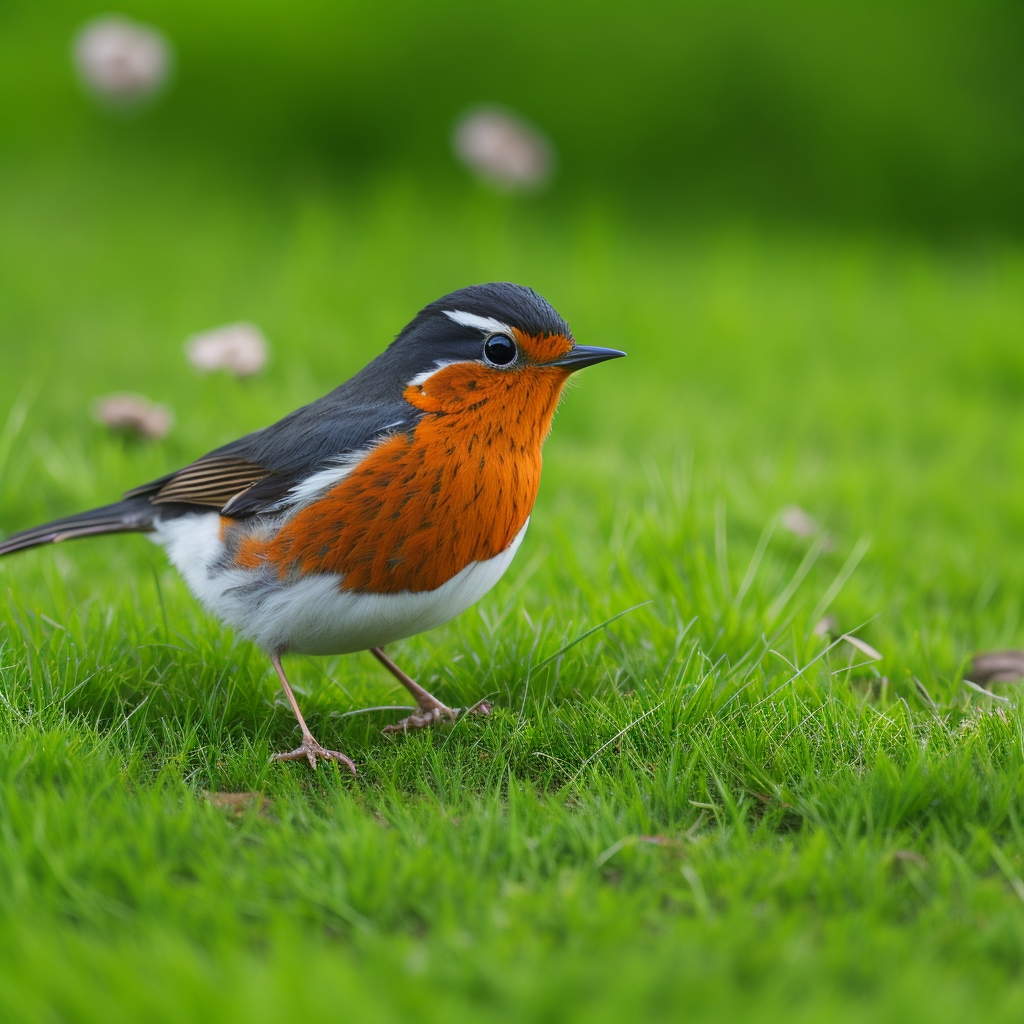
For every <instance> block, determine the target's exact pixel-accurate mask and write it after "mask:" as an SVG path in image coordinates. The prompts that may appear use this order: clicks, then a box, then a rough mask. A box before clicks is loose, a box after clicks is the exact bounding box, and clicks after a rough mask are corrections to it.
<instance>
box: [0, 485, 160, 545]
mask: <svg viewBox="0 0 1024 1024" xmlns="http://www.w3.org/2000/svg"><path fill="white" fill-rule="evenodd" d="M155 513H156V509H154V508H153V506H152V504H151V503H150V501H149V498H148V497H145V496H142V495H140V496H139V497H136V498H126V499H125V500H124V501H119V502H116V503H115V504H113V505H104V506H103V507H102V508H94V509H92V510H91V511H89V512H79V513H78V515H75V516H67V517H66V518H64V519H55V520H54V521H53V522H52V523H44V524H43V525H42V526H35V527H33V528H32V529H30V530H22V531H21V532H20V533H15V534H12V535H11V536H10V537H8V538H7V539H6V540H4V541H0V555H10V554H13V553H14V552H15V551H24V550H25V549H26V548H35V547H39V545H41V544H56V543H58V542H59V541H62V540H74V539H75V538H77V537H95V536H96V535H97V534H101V533H148V532H150V531H151V530H153V529H154V522H155V519H156V516H155Z"/></svg>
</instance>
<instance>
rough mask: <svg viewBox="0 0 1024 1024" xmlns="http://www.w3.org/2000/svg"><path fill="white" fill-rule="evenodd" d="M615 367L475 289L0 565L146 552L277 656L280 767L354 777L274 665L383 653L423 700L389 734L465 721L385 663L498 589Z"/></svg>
mask: <svg viewBox="0 0 1024 1024" xmlns="http://www.w3.org/2000/svg"><path fill="white" fill-rule="evenodd" d="M621 355H623V353H622V352H619V351H617V350H615V349H603V348H595V347H590V346H582V345H577V344H576V342H575V340H574V339H573V336H572V333H571V331H570V330H569V326H568V324H567V323H565V321H564V320H562V318H561V317H560V316H559V315H558V314H557V313H556V312H555V310H554V309H553V308H552V307H551V306H550V305H549V304H548V303H547V302H546V301H545V300H544V299H542V298H541V297H540V296H539V295H537V294H536V293H535V292H534V291H532V290H531V289H529V288H524V287H521V286H519V285H513V284H488V285H477V286H472V287H469V288H463V289H461V290H460V291H457V292H453V293H451V294H450V295H446V296H444V298H442V299H439V300H438V301H436V302H434V303H431V304H430V305H429V306H427V307H426V308H425V309H423V310H422V311H421V312H420V313H419V314H418V315H417V316H416V317H415V319H413V321H412V322H411V323H410V324H409V325H408V326H407V327H406V328H405V329H404V330H403V331H402V332H401V333H400V334H399V335H398V337H397V338H396V340H395V341H394V342H393V343H392V344H391V345H390V346H389V347H388V348H387V349H386V350H385V351H384V352H382V353H381V355H379V356H378V357H377V358H376V359H374V360H373V361H372V362H371V363H370V364H369V365H367V366H366V367H365V368H364V369H363V370H361V371H360V372H359V373H358V374H356V375H355V376H354V377H352V378H351V379H350V380H348V381H346V382H345V383H344V384H342V385H341V386H340V387H338V388H336V389H335V390H334V391H332V392H331V393H330V394H329V395H326V396H325V397H324V398H322V399H320V400H319V401H317V402H314V403H312V404H311V405H308V406H305V407H303V408H301V409H299V410H297V411H296V412H293V413H291V414H290V415H289V416H286V417H285V418H284V419H283V420H281V421H280V422H278V423H276V424H274V425H272V426H270V427H267V428H265V429H263V430H260V431H257V432H256V433H254V434H249V435H247V436H246V437H243V438H241V439H239V440H238V441H235V442H233V443H231V444H229V445H225V446H224V447H223V448H219V449H217V450H215V451H213V452H211V453H209V454H208V455H206V456H204V457H203V458H201V459H198V460H197V461H196V462H194V463H191V464H190V465H189V466H186V467H185V468H183V469H181V470H179V471H177V472H176V473H171V474H169V475H167V476H165V477H162V478H161V479H159V480H156V481H154V482H153V483H151V484H147V485H144V486H142V487H139V488H136V489H134V490H132V491H129V492H128V493H127V494H126V495H125V497H124V499H123V500H122V501H120V502H117V503H116V504H114V505H109V506H106V507H104V508H99V509H94V510H92V511H90V512H85V513H81V514H79V515H75V516H70V517H68V518H66V519H61V520H57V521H56V522H53V523H48V524H45V525H43V526H39V527H36V528H34V529H30V530H25V531H23V532H21V533H16V534H14V535H13V536H11V537H10V538H8V539H7V540H6V541H4V542H2V543H0V555H3V554H10V553H12V552H14V551H20V550H22V549H25V548H30V547H35V546H37V545H40V544H46V543H53V542H57V541H62V540H68V539H73V538H77V537H86V536H94V535H96V534H102V533H118V532H145V533H148V534H150V535H151V536H152V538H153V539H154V540H156V541H157V542H158V543H160V544H161V545H162V546H163V547H164V548H165V549H166V551H167V553H168V556H169V558H170V560H171V562H172V563H173V564H174V565H175V566H176V567H177V568H178V570H179V571H180V572H181V574H182V575H183V577H184V578H185V581H186V583H187V584H188V585H189V588H190V589H191V590H192V592H193V594H195V596H196V597H197V598H198V599H199V600H200V601H202V603H203V604H204V605H205V606H206V607H207V608H208V609H209V610H210V611H211V612H213V614H215V615H217V616H218V617H219V618H220V619H221V620H223V621H224V622H226V623H228V624H229V625H231V626H232V627H234V628H235V629H236V630H237V631H238V632H240V633H241V634H243V635H245V636H248V637H250V638H252V639H253V640H255V641H256V642H257V643H259V644H260V645H261V646H262V647H263V648H264V649H265V650H266V651H267V652H268V654H269V655H270V657H271V660H272V662H273V664H274V667H275V669H276V671H277V673H278V676H279V678H280V680H281V683H282V686H283V687H284V690H285V693H286V695H287V697H288V699H289V702H290V703H291V706H292V708H293V710H294V711H295V714H296V717H297V720H298V722H299V725H300V727H301V731H302V743H301V744H300V746H299V747H298V748H297V749H296V750H294V751H290V752H289V753H287V754H280V755H275V756H276V757H278V758H280V759H298V758H306V759H308V760H309V762H310V763H311V764H312V765H314V766H315V765H316V760H317V758H326V759H332V760H335V761H338V762H339V763H342V764H345V765H347V766H348V767H349V768H350V769H351V770H352V771H354V770H355V767H354V765H353V764H352V762H351V760H350V759H349V758H348V757H346V756H345V755H344V754H341V753H340V752H338V751H331V750H327V749H325V748H324V747H322V746H321V745H320V744H319V743H317V741H316V740H315V739H313V737H312V735H311V734H310V732H309V729H308V728H307V727H306V724H305V721H304V720H303V718H302V715H301V712H300V711H299V708H298V704H297V702H296V701H295V698H294V694H293V692H292V690H291V687H290V685H289V684H288V681H287V678H286V676H285V674H284V670H283V668H282V667H281V656H282V655H283V654H286V653H289V652H291V653H305V654H344V653H350V652H353V651H359V650H372V651H373V653H374V654H375V655H376V657H377V658H378V659H379V660H380V661H381V662H382V663H383V664H384V665H385V666H386V667H387V668H388V669H389V670H390V671H391V672H392V673H393V674H394V675H395V676H396V678H398V679H399V681H400V682H401V683H402V684H403V685H404V686H406V687H407V688H408V689H409V690H410V692H412V694H413V696H414V697H415V698H416V702H417V711H416V712H415V713H414V714H413V715H410V716H409V718H407V719H406V720H404V721H403V722H402V723H399V724H398V726H395V727H389V728H392V729H394V728H409V727H419V726H422V725H427V724H431V723H432V722H435V721H439V720H441V719H442V718H450V717H453V716H454V713H453V712H452V710H451V709H450V708H447V707H446V706H445V705H444V704H442V703H441V702H440V701H438V700H437V699H436V698H434V697H433V696H431V695H430V694H428V693H427V692H426V691H425V690H423V689H422V687H419V686H418V685H417V684H416V683H415V682H414V681H413V680H411V679H410V678H409V677H408V676H406V675H405V674H404V673H403V672H401V670H400V669H398V667H397V666H395V665H394V663H393V662H391V661H390V659H389V658H388V657H387V656H386V655H385V654H384V653H383V650H382V648H383V646H384V644H386V643H390V642H392V641H394V640H398V639H401V638H403V637H407V636H412V635H414V634H415V633H419V632H423V631H424V630H427V629H432V628H434V627H435V626H438V625H441V624H442V623H444V622H447V621H448V620H449V619H451V618H453V617H454V616H456V615H458V614H459V613H460V612H462V611H464V610H465V609H466V608H468V607H469V606H470V605H471V604H473V603H474V602H475V601H477V600H479V598H480V597H482V596H483V595H484V594H485V593H487V591H488V590H490V588H491V587H492V586H493V585H494V584H495V583H496V582H497V580H498V579H500V577H501V575H502V574H503V573H504V571H505V569H506V568H507V567H508V564H509V562H510V561H511V559H512V557H513V555H514V554H515V552H516V549H517V548H518V546H519V543H520V542H521V540H522V537H523V534H524V533H525V530H526V526H527V523H528V521H529V517H530V513H531V511H532V509H533V505H534V501H535V499H536V497H537V491H538V488H539V486H540V474H541V448H542V446H543V443H544V440H545V438H546V437H547V434H548V431H549V430H550V427H551V421H552V417H553V416H554V412H555V409H556V407H557V405H558V401H559V398H560V397H561V394H562V389H563V387H564V385H565V382H566V381H567V379H568V377H569V375H570V374H571V373H572V372H574V371H575V370H577V369H579V368H581V367H583V366H589V365H591V364H593V363H597V362H601V361H602V360H605V359H611V358H615V357H617V356H621ZM486 707H487V705H482V708H484V709H486Z"/></svg>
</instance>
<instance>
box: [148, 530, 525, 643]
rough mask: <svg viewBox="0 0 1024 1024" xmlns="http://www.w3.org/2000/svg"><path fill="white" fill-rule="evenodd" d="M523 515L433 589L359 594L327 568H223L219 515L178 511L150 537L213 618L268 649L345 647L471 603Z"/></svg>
mask: <svg viewBox="0 0 1024 1024" xmlns="http://www.w3.org/2000/svg"><path fill="white" fill-rule="evenodd" d="M528 525H529V520H527V521H526V523H524V524H523V528H522V529H521V530H520V531H519V533H517V534H516V536H515V539H514V540H513V541H512V543H511V544H510V545H509V546H508V547H507V548H506V549H505V550H504V551H502V552H501V554H500V555H496V556H495V557H494V558H490V559H488V560H487V561H485V562H471V563H470V564H469V565H467V566H466V568H465V569H463V570H462V572H460V573H459V574H458V575H457V576H453V577H452V578H451V579H450V580H448V582H447V583H444V584H442V585H441V586H440V587H438V588H437V589H436V590H428V591H422V592H420V593H412V592H411V591H408V590H405V591H402V592H400V593H397V594H365V593H355V592H353V591H348V590H342V589H341V586H340V584H341V581H342V577H341V576H339V575H337V574H334V573H331V574H325V575H316V576H304V577H302V578H301V579H297V580H294V581H293V580H289V579H285V580H281V579H279V578H278V576H277V572H276V570H273V569H265V570H249V569H238V568H233V567H229V568H225V567H224V566H223V560H224V556H225V549H224V544H223V543H222V542H221V539H220V517H219V516H218V515H217V514H216V513H215V512H211V513H208V514H201V515H194V516H191V515H190V516H182V517H180V518H178V519H170V520H165V521H163V522H160V523H158V524H157V529H156V532H155V533H153V534H151V535H150V536H151V537H152V538H153V540H155V541H156V543H158V544H161V545H162V546H163V547H164V548H165V549H166V551H167V556H168V558H170V560H171V562H172V564H173V565H174V566H175V567H176V568H177V569H178V571H179V572H180V573H181V575H182V576H183V577H184V578H185V582H186V583H187V584H188V587H189V589H190V590H191V591H192V593H193V594H194V595H195V596H196V597H197V598H198V599H199V600H200V601H201V602H202V603H203V604H204V605H205V606H206V607H207V608H208V609H209V610H210V611H211V612H212V613H213V614H214V615H216V616H217V617H218V618H220V619H222V620H223V621H224V622H226V623H228V624H229V625H231V626H233V627H234V628H235V629H236V630H238V632H239V633H241V634H242V635H244V636H247V637H249V638H250V639H252V640H255V641H256V642H257V643H258V644H259V645H260V646H261V647H263V648H264V649H265V650H267V651H281V652H283V651H292V652H294V653H296V654H350V653H352V652H353V651H365V650H367V649H368V648H370V647H380V646H382V645H383V644H387V643H391V642H392V641H394V640H401V639H402V638H403V637H407V636H413V635H414V634H416V633H423V632H425V631H426V630H428V629H434V628H435V627H436V626H440V625H442V624H443V623H445V622H448V621H449V620H450V619H454V618H455V616H456V615H459V614H460V613H461V612H464V611H465V610H466V609H467V608H468V607H469V606H470V605H472V604H475V603H476V602H477V601H479V600H480V598H481V597H483V596H484V594H486V593H487V591H489V590H490V589H491V587H493V586H494V584H495V583H497V582H498V580H500V579H501V577H502V576H503V575H504V573H505V570H506V569H507V568H508V566H509V563H510V562H511V561H512V558H513V556H514V555H515V553H516V551H517V550H518V549H519V545H520V544H521V543H522V540H523V536H524V535H525V533H526V527H527V526H528Z"/></svg>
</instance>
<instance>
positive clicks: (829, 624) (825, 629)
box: [811, 615, 839, 636]
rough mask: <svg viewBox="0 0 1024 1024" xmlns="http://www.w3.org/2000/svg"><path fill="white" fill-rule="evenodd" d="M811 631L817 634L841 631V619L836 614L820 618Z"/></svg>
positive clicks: (825, 634) (822, 634)
mask: <svg viewBox="0 0 1024 1024" xmlns="http://www.w3.org/2000/svg"><path fill="white" fill-rule="evenodd" d="M811 632H812V633H813V634H814V635H815V636H828V635H829V634H831V633H838V632H839V620H838V619H837V618H836V617H835V616H834V615H826V616H825V618H823V619H819V620H818V622H817V623H816V624H815V626H814V629H812V630H811Z"/></svg>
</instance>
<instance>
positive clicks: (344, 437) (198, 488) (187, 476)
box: [125, 385, 423, 519]
mask: <svg viewBox="0 0 1024 1024" xmlns="http://www.w3.org/2000/svg"><path fill="white" fill-rule="evenodd" d="M343 388H344V385H343V387H342V388H338V389H337V390H336V391H334V392H332V393H331V394H330V395H327V396H326V397H324V398H321V399H320V400H319V401H317V402H313V403H312V404H311V405H307V406H303V407H302V408H301V409H296V411H295V412H293V413H290V414H289V415H288V416H285V418H284V419H282V420H279V421H278V422H277V423H275V424H273V425H272V426H269V427H264V428H263V429H262V430H257V431H256V432H255V433H253V434H247V435H246V436H245V437H241V438H239V439H238V440H237V441H232V442H231V443H230V444H226V445H224V446H223V447H222V448H217V449H215V450H214V451H212V452H209V453H208V454H207V455H204V456H203V457H202V458H200V459H197V460H196V461H195V462H193V463H190V464H189V465H188V466H185V467H184V468H183V469H180V470H178V471H177V472H175V473H169V474H168V475H167V476H164V477H161V478H160V479H159V480H154V481H152V482H151V483H148V484H144V485H143V486H141V487H136V488H134V489H133V490H131V491H128V492H127V493H126V494H125V498H135V497H143V496H145V497H147V498H148V499H149V500H150V502H152V503H153V504H154V505H165V504H166V505H176V506H182V505H192V506H200V507H203V508H212V509H218V510H220V511H223V512H225V513H228V514H230V515H231V516H232V517H233V518H236V519H238V518H243V517H246V516H254V515H260V514H261V513H264V512H268V511H270V510H271V509H274V508H280V507H281V506H282V503H285V504H286V503H287V498H288V495H289V492H290V491H291V490H292V488H293V487H295V486H296V485H298V484H300V483H301V482H302V481H303V480H305V479H306V478H307V477H310V476H312V475H313V474H314V473H317V472H319V471H320V470H322V469H325V468H327V467H329V466H330V465H332V464H333V463H335V462H337V460H339V459H342V458H344V457H345V456H346V455H351V454H354V453H357V452H362V451H365V450H366V449H367V448H370V447H372V446H374V445H375V444H377V443H379V442H380V441H383V440H384V439H385V438H387V437H390V436H393V435H394V434H399V433H407V432H411V431H412V430H413V429H414V428H415V426H416V424H417V423H418V422H419V420H420V419H421V417H422V415H423V413H422V412H421V411H420V410H418V409H416V408H415V407H413V406H411V405H410V404H409V403H408V402H406V401H405V400H404V399H402V398H398V399H397V400H391V401H386V402H374V403H373V404H371V405H365V404H364V405H350V404H349V403H348V402H345V401H344V395H343V394H339V392H342V391H343Z"/></svg>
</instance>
